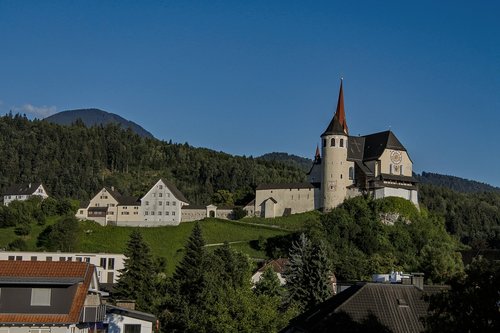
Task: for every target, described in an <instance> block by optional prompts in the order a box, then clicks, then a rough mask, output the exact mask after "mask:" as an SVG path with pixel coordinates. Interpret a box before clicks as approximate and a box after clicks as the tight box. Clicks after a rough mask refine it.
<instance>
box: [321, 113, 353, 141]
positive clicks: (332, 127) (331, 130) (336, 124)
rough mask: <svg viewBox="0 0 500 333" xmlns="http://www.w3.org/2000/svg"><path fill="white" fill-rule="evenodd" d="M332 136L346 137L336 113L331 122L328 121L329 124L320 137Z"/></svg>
mask: <svg viewBox="0 0 500 333" xmlns="http://www.w3.org/2000/svg"><path fill="white" fill-rule="evenodd" d="M332 134H340V135H347V134H346V133H345V131H344V128H343V127H342V124H341V123H340V120H339V117H338V116H337V114H336V113H335V115H334V116H333V119H332V121H330V124H329V125H328V127H327V128H326V130H325V131H324V132H323V134H321V136H325V135H332Z"/></svg>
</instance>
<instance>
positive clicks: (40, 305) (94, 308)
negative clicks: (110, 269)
mask: <svg viewBox="0 0 500 333" xmlns="http://www.w3.org/2000/svg"><path fill="white" fill-rule="evenodd" d="M105 311H106V309H105V306H104V305H103V304H102V302H101V296H100V293H99V285H98V280H97V275H96V270H95V267H94V266H93V265H91V264H89V263H86V262H67V261H66V262H63V261H50V262H48V261H0V329H7V331H11V332H16V333H33V332H35V331H36V332H38V333H45V332H46V333H70V332H71V333H87V332H89V331H90V330H93V329H95V328H96V327H102V321H103V320H104V316H105Z"/></svg>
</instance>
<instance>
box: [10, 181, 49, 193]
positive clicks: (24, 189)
mask: <svg viewBox="0 0 500 333" xmlns="http://www.w3.org/2000/svg"><path fill="white" fill-rule="evenodd" d="M40 185H42V183H26V184H14V185H12V186H10V187H8V188H7V189H6V190H5V192H4V195H31V194H33V193H34V192H35V190H36V189H37V188H38V187H39V186H40Z"/></svg>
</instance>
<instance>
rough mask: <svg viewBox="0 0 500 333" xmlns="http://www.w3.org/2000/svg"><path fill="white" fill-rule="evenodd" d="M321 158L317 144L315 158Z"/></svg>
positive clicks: (316, 159)
mask: <svg viewBox="0 0 500 333" xmlns="http://www.w3.org/2000/svg"><path fill="white" fill-rule="evenodd" d="M320 158H321V155H320V153H319V146H318V145H316V154H314V160H315V161H318V160H319V159H320Z"/></svg>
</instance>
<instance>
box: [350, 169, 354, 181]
mask: <svg viewBox="0 0 500 333" xmlns="http://www.w3.org/2000/svg"><path fill="white" fill-rule="evenodd" d="M349 179H350V180H354V167H350V168H349Z"/></svg>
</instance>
